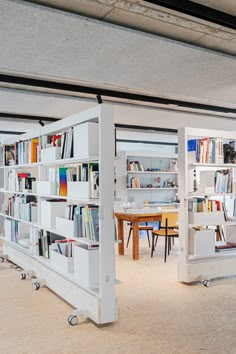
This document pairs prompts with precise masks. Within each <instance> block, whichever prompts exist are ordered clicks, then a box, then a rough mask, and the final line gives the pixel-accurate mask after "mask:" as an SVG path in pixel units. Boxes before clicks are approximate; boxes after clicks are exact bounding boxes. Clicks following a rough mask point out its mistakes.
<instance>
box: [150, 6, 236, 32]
mask: <svg viewBox="0 0 236 354" xmlns="http://www.w3.org/2000/svg"><path fill="white" fill-rule="evenodd" d="M144 2H147V3H151V4H154V5H158V6H162V7H165V8H168V9H171V10H175V11H178V12H181V13H184V14H186V15H190V16H193V17H196V18H200V19H202V20H205V21H208V22H211V23H214V24H217V25H221V26H224V27H228V28H231V29H236V17H235V16H233V15H230V14H228V13H226V12H222V11H219V10H216V9H213V8H212V7H209V6H205V5H201V4H198V3H196V2H194V1H189V0H144Z"/></svg>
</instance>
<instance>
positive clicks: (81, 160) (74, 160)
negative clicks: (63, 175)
mask: <svg viewBox="0 0 236 354" xmlns="http://www.w3.org/2000/svg"><path fill="white" fill-rule="evenodd" d="M98 160H99V158H98V156H89V157H87V158H76V157H71V158H69V159H60V160H54V161H48V162H35V163H29V164H22V165H12V166H0V168H6V169H10V170H11V169H21V168H22V169H25V168H33V167H38V166H45V165H48V166H50V165H51V166H52V165H53V166H54V165H72V164H76V163H87V162H97V161H98Z"/></svg>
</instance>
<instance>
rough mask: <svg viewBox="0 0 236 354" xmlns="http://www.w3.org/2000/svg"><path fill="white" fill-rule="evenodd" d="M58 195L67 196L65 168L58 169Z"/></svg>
mask: <svg viewBox="0 0 236 354" xmlns="http://www.w3.org/2000/svg"><path fill="white" fill-rule="evenodd" d="M59 195H61V196H67V167H59Z"/></svg>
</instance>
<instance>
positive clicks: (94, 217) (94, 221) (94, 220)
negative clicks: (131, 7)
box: [89, 207, 99, 241]
mask: <svg viewBox="0 0 236 354" xmlns="http://www.w3.org/2000/svg"><path fill="white" fill-rule="evenodd" d="M89 213H90V222H91V226H92V235H93V239H94V241H99V209H98V208H97V207H94V208H89Z"/></svg>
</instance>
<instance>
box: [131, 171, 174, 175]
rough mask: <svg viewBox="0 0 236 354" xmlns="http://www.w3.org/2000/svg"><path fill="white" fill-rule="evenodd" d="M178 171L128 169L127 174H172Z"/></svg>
mask: <svg viewBox="0 0 236 354" xmlns="http://www.w3.org/2000/svg"><path fill="white" fill-rule="evenodd" d="M177 173H178V172H177V171H127V174H130V175H133V174H141V175H142V174H147V175H161V174H165V175H171V174H177Z"/></svg>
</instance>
